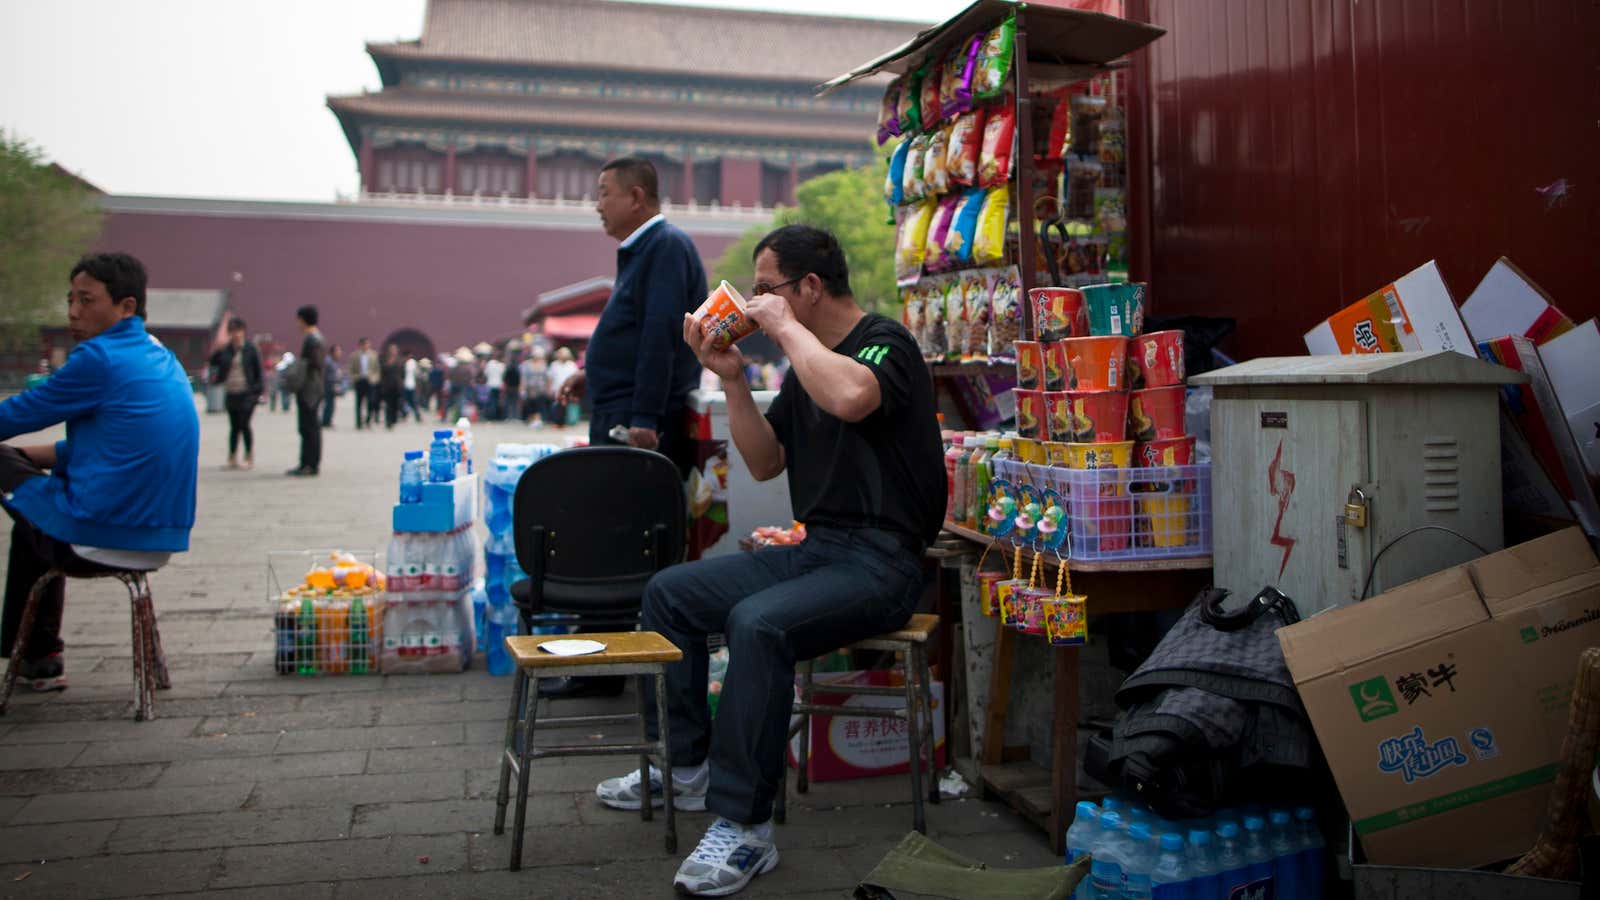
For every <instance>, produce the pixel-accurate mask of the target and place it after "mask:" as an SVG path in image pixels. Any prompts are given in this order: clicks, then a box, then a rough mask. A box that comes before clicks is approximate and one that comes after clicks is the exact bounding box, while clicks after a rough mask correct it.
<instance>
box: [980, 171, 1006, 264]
mask: <svg viewBox="0 0 1600 900" xmlns="http://www.w3.org/2000/svg"><path fill="white" fill-rule="evenodd" d="M1010 207H1011V188H1010V186H1008V185H1004V184H1002V185H999V186H997V187H994V188H992V189H990V191H989V193H988V195H987V196H985V197H984V198H983V209H982V210H980V211H979V212H978V231H977V234H976V235H975V236H974V237H973V239H972V261H973V262H975V263H977V264H978V265H980V266H992V265H994V264H996V263H999V262H1003V261H1004V260H1005V258H1006V221H1007V214H1008V212H1009V210H1010Z"/></svg>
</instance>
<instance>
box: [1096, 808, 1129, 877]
mask: <svg viewBox="0 0 1600 900" xmlns="http://www.w3.org/2000/svg"><path fill="white" fill-rule="evenodd" d="M1132 850H1133V847H1132V845H1131V844H1129V843H1128V835H1127V833H1126V832H1124V831H1123V830H1122V814H1121V813H1118V812H1117V811H1116V810H1111V811H1109V812H1108V811H1106V810H1105V809H1104V807H1102V808H1101V812H1100V840H1099V842H1098V843H1096V844H1095V845H1094V849H1093V850H1091V851H1089V854H1090V856H1092V857H1093V859H1091V860H1090V862H1089V885H1090V890H1091V891H1093V894H1092V896H1093V897H1094V898H1095V900H1121V898H1122V897H1123V883H1122V882H1123V873H1122V866H1123V863H1124V862H1126V861H1127V858H1128V854H1129V853H1130V852H1131V851H1132Z"/></svg>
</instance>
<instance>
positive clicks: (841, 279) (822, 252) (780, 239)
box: [750, 225, 851, 297]
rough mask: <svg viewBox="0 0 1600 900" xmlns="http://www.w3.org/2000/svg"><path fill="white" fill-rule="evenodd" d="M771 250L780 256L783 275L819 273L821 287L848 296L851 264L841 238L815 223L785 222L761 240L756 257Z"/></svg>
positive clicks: (755, 253)
mask: <svg viewBox="0 0 1600 900" xmlns="http://www.w3.org/2000/svg"><path fill="white" fill-rule="evenodd" d="M763 250H771V251H772V253H773V255H774V256H776V257H777V258H778V271H779V272H782V273H783V277H784V278H804V277H806V276H807V275H816V276H817V277H818V278H820V279H822V286H823V288H824V289H826V290H827V292H828V293H829V294H832V295H833V296H835V297H849V296H851V294H850V266H849V264H847V263H846V262H845V261H844V248H843V247H840V246H839V239H838V238H836V237H834V236H833V234H832V233H831V232H829V231H827V230H825V229H822V228H818V227H816V226H815V225H785V226H783V227H782V228H779V229H778V230H777V231H774V232H772V233H771V234H769V235H767V236H766V237H764V238H762V239H761V243H759V244H757V245H756V249H755V252H754V253H752V254H750V258H751V259H752V260H753V259H755V258H756V257H758V256H760V255H761V251H763Z"/></svg>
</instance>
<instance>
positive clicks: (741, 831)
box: [672, 816, 778, 897]
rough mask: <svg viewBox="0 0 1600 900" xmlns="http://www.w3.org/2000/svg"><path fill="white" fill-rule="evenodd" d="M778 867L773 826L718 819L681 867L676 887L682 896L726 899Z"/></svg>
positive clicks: (674, 885) (674, 880)
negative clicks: (755, 878)
mask: <svg viewBox="0 0 1600 900" xmlns="http://www.w3.org/2000/svg"><path fill="white" fill-rule="evenodd" d="M777 867H778V848H777V846H776V845H774V844H773V843H772V825H771V824H763V825H740V824H739V823H737V822H730V821H728V820H727V819H724V818H722V817H721V816H718V817H717V820H716V821H715V822H712V823H711V827H710V828H708V829H706V833H705V837H702V838H701V839H700V844H699V846H697V847H695V848H694V852H693V853H691V854H689V858H688V859H686V860H684V861H683V865H681V866H679V867H678V874H677V876H676V877H675V878H673V879H672V886H673V887H674V888H677V890H678V893H680V894H689V895H692V896H695V897H726V896H727V895H729V894H736V893H738V892H739V891H742V890H744V886H745V885H747V884H749V883H750V879H752V878H754V877H756V876H757V875H764V874H766V873H767V872H771V871H772V870H773V869H776V868H777Z"/></svg>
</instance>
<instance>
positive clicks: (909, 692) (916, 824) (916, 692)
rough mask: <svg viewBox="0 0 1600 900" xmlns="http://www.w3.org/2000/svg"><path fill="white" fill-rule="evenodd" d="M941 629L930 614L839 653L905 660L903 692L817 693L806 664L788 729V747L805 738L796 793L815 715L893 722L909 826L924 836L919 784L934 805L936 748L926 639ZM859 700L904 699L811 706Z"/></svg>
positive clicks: (783, 788)
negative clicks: (905, 750) (906, 784)
mask: <svg viewBox="0 0 1600 900" xmlns="http://www.w3.org/2000/svg"><path fill="white" fill-rule="evenodd" d="M938 627H939V617H938V616H936V615H932V614H931V613H917V614H916V615H914V616H912V617H911V618H910V619H909V620H908V621H907V622H906V624H905V625H903V626H901V628H900V629H899V630H898V631H891V632H889V633H887V634H880V635H878V636H877V637H873V638H867V639H866V640H864V641H857V642H856V643H854V644H851V645H849V646H848V647H845V648H843V649H846V650H897V651H900V652H902V653H904V654H905V655H906V683H905V687H903V688H897V687H882V686H878V685H867V684H861V685H851V684H831V683H829V684H823V685H822V686H821V687H820V688H818V687H816V686H815V684H814V682H813V679H812V676H813V667H814V665H815V662H816V661H815V660H809V659H808V660H806V661H805V662H804V663H803V664H802V665H803V666H804V677H803V679H802V680H801V682H800V699H799V700H797V701H795V704H794V712H795V714H796V715H798V716H799V717H800V720H799V721H798V722H796V723H795V724H793V725H791V726H789V740H790V741H791V742H792V741H793V740H794V736H795V735H796V734H800V735H804V736H805V737H804V738H803V739H802V740H801V741H800V758H799V765H798V766H797V769H796V774H795V787H796V789H797V790H799V792H800V793H802V794H804V793H805V792H806V789H807V788H808V787H809V786H810V785H809V783H808V781H809V779H808V778H807V774H806V763H807V761H808V759H809V757H810V755H811V716H812V714H813V713H816V714H819V715H826V716H860V717H864V718H873V719H896V720H899V721H902V722H905V723H906V740H907V742H908V743H909V745H910V750H911V754H910V756H911V759H910V766H909V768H910V770H911V822H912V827H913V828H915V829H916V830H917V831H920V832H922V833H923V834H927V833H928V827H927V821H926V818H925V816H924V814H923V807H922V779H923V778H924V776H926V777H927V779H928V800H929V802H932V803H938V802H939V780H938V778H937V775H936V773H935V772H934V771H933V761H934V742H933V687H932V684H933V675H932V673H931V672H930V671H929V667H928V648H927V644H928V639H929V636H930V635H932V634H933V632H934V630H935V629H937V628H938ZM818 693H821V694H860V695H875V696H888V697H895V696H900V695H902V694H903V695H904V697H905V701H906V702H905V706H902V707H898V708H896V707H883V706H849V705H840V706H826V705H818V704H814V703H812V702H811V698H812V696H813V695H815V694H818ZM924 750H926V751H927V756H928V758H927V761H926V762H924V761H923V758H922V754H923V751H924ZM787 774H788V766H787V765H785V766H784V775H782V776H779V780H778V796H777V804H776V808H775V809H774V810H773V818H774V819H776V820H777V822H778V823H779V824H783V821H784V819H785V817H786V810H785V804H786V801H787V795H788V790H787V784H786V781H787Z"/></svg>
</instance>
